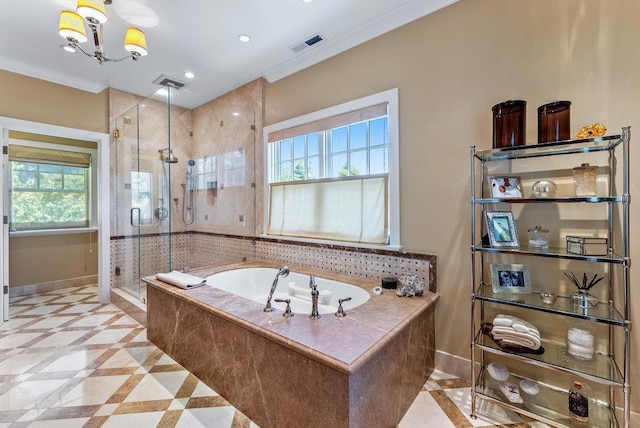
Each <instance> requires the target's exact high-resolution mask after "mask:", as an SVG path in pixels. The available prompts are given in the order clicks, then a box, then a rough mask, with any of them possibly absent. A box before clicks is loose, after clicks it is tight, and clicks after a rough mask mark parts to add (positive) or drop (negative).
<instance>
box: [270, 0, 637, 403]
mask: <svg viewBox="0 0 640 428" xmlns="http://www.w3.org/2000/svg"><path fill="white" fill-rule="evenodd" d="M638 16H640V2H637V1H636V0H616V1H611V0H564V1H557V0H520V1H513V0H462V1H459V2H458V3H456V4H454V5H452V6H450V7H447V8H445V9H443V10H440V11H438V12H436V13H434V14H432V15H429V16H427V17H425V18H423V19H420V20H418V21H416V22H414V23H411V24H409V25H406V26H404V27H402V28H400V29H397V30H395V31H393V32H391V33H388V34H386V35H384V36H381V37H379V38H377V39H374V40H372V41H370V42H368V43H366V44H364V45H361V46H359V47H356V48H354V49H351V50H350V51H347V52H345V53H343V54H341V55H338V56H336V57H334V58H331V59H329V60H327V61H324V62H322V63H320V64H318V65H315V66H313V67H310V68H308V69H306V70H303V71H301V72H298V73H296V74H294V75H292V76H289V77H287V78H285V79H282V80H280V81H277V82H275V83H273V84H269V85H267V86H266V94H265V124H266V125H269V124H273V123H276V122H279V121H282V120H285V119H289V118H291V117H295V116H299V115H301V114H304V113H308V112H312V111H315V110H318V109H321V108H325V107H328V106H331V105H335V104H338V103H341V102H344V101H348V100H351V99H354V98H358V97H362V96H365V95H369V94H372V93H375V92H379V91H382V90H386V89H389V88H393V87H398V88H399V97H400V164H401V171H400V180H401V195H400V198H401V242H402V245H403V246H404V248H405V249H406V250H411V251H419V252H427V253H434V254H437V255H438V291H439V292H440V293H441V296H442V298H441V300H440V301H439V303H438V305H439V306H438V310H437V326H436V331H438V332H439V334H438V335H437V337H436V347H437V349H439V350H442V351H445V352H448V353H451V354H454V355H460V356H464V357H467V358H468V357H469V340H470V338H469V322H470V319H469V312H470V311H469V305H470V285H469V278H470V273H469V269H470V257H469V244H470V224H469V223H470V221H469V147H470V146H471V145H477V146H478V148H480V149H489V148H491V133H492V129H491V107H492V106H493V105H494V104H496V103H498V102H501V101H505V100H508V99H524V100H526V101H527V103H528V110H527V123H528V126H527V141H528V142H529V143H535V142H536V141H537V112H536V110H537V107H538V106H540V105H542V104H545V103H548V102H550V101H553V100H565V99H566V100H571V101H572V103H573V104H572V106H571V120H572V126H571V128H572V134H573V133H575V132H576V131H577V130H578V129H579V128H580V127H581V126H583V125H586V124H589V123H593V122H600V123H603V124H605V125H606V126H607V127H608V128H609V130H610V131H609V134H615V133H619V132H620V128H621V127H622V126H625V125H632V126H633V128H632V135H633V134H634V130H635V132H638V130H639V128H640V127H638V125H640V102H639V101H638V99H637V96H638V94H640V73H638V65H639V64H640V48H639V46H640V45H638V39H639V36H640V33H639V30H638V25H637V18H638ZM632 140H633V137H632ZM636 143H637V142H636ZM639 151H640V149H638V144H633V141H632V155H631V159H632V162H634V161H635V160H637V159H638V155H639ZM572 166H573V165H572ZM634 167H635V169H634V168H633V167H632V173H631V193H632V194H636V195H637V194H639V192H640V179H639V178H640V177H639V174H640V173H639V172H638V169H637V166H635V165H634ZM639 219H640V212H639V207H638V205H632V213H631V225H632V234H631V236H632V245H631V254H632V255H635V257H640V235H638V233H637V231H635V230H634V225H637V224H638V220H639ZM540 220H544V219H540ZM543 224H544V223H543ZM634 232H635V234H634ZM525 237H526V235H525ZM639 276H640V271H639V270H638V269H635V271H632V276H631V280H632V286H631V287H632V292H631V296H632V299H633V300H632V314H633V315H632V320H633V321H634V322H635V323H637V322H638V321H640V315H639V314H640V312H638V304H639V303H640V297H638V284H637V283H638V278H639ZM534 288H535V279H534ZM634 310H635V312H634ZM632 336H633V338H632V343H635V344H636V345H635V346H634V347H633V349H634V350H637V349H638V346H637V344H638V343H640V333H638V329H635V330H634V331H632ZM639 363H640V353H638V352H635V354H634V355H633V359H632V367H638V364H639ZM637 373H638V372H637V371H636V373H635V374H634V375H633V376H632V382H631V383H632V384H638V383H639V381H640V376H639V375H638V374H637ZM632 401H633V403H634V407H635V410H637V409H639V408H640V405H639V403H640V396H639V395H637V394H635V395H633V396H632Z"/></svg>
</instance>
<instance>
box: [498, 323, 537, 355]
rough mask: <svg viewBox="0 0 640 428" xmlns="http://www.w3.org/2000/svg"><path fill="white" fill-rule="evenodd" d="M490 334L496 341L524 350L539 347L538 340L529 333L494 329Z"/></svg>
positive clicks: (502, 328)
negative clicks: (502, 341) (517, 346)
mask: <svg viewBox="0 0 640 428" xmlns="http://www.w3.org/2000/svg"><path fill="white" fill-rule="evenodd" d="M496 329H497V331H496ZM491 333H492V334H493V338H494V339H496V340H504V341H505V342H507V343H512V344H514V345H520V346H524V347H525V348H529V349H533V350H536V349H539V348H540V346H541V343H540V338H539V337H536V336H535V335H533V334H530V333H519V332H517V331H509V329H507V328H505V327H497V328H496V327H494V328H493V330H492V331H491Z"/></svg>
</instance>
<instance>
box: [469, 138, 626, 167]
mask: <svg viewBox="0 0 640 428" xmlns="http://www.w3.org/2000/svg"><path fill="white" fill-rule="evenodd" d="M622 141H623V140H622V137H621V136H620V135H611V136H608V137H598V138H588V139H584V140H568V141H555V142H551V143H541V144H530V145H524V146H514V147H505V148H501V149H493V150H482V151H477V152H475V156H476V158H478V159H479V160H480V161H482V162H489V161H499V160H508V159H524V158H535V157H542V156H554V155H565V154H572V153H594V152H602V151H607V150H612V149H613V148H615V147H616V146H617V145H618V144H620V143H622Z"/></svg>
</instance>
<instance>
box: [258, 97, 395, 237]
mask: <svg viewBox="0 0 640 428" xmlns="http://www.w3.org/2000/svg"><path fill="white" fill-rule="evenodd" d="M397 129H398V127H397V90H395V89H394V90H391V91H386V92H383V93H380V94H375V95H372V96H370V97H365V98H362V99H359V100H355V101H352V102H349V103H345V104H342V105H340V106H336V107H332V108H329V109H326V110H323V111H320V112H316V113H312V114H309V115H305V116H302V117H299V118H295V119H291V120H288V121H285V122H282V123H279V124H275V125H271V126H269V127H267V128H265V139H266V142H267V148H268V150H267V158H266V162H267V167H268V174H267V176H268V180H269V181H268V183H266V191H265V197H266V201H267V204H265V205H266V206H267V209H266V211H265V225H266V233H267V234H268V235H277V236H284V237H295V238H307V239H329V240H332V241H341V242H352V243H359V244H373V245H384V246H388V245H391V246H399V245H398V244H399V227H398V204H397V202H398V199H399V198H398V195H397V188H398V170H397V159H398V156H397V151H398V149H397V141H398V138H397Z"/></svg>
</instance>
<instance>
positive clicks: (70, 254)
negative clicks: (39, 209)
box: [9, 232, 98, 287]
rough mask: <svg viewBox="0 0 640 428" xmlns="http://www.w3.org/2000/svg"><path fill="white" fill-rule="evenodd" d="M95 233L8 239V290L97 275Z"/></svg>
mask: <svg viewBox="0 0 640 428" xmlns="http://www.w3.org/2000/svg"><path fill="white" fill-rule="evenodd" d="M97 240H98V235H97V233H96V232H93V233H91V234H89V233H77V234H71V235H47V236H19V237H17V236H12V237H11V238H9V284H10V287H19V286H23V285H30V284H39V283H42V282H51V281H57V280H61V279H70V278H78V277H82V276H89V275H97V274H98V257H97V254H98V244H97Z"/></svg>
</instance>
